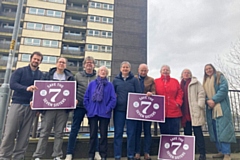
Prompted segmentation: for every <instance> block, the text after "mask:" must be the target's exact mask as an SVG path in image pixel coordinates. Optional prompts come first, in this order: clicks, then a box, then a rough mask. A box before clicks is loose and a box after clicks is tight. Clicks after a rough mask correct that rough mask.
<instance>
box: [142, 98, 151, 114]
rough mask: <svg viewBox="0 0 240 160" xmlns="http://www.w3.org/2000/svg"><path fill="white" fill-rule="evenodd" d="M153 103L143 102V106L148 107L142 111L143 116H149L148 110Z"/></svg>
mask: <svg viewBox="0 0 240 160" xmlns="http://www.w3.org/2000/svg"><path fill="white" fill-rule="evenodd" d="M151 104H152V102H148V101H141V105H147V107H145V108H144V109H143V110H142V113H143V114H147V109H148V108H149V107H150V106H151Z"/></svg>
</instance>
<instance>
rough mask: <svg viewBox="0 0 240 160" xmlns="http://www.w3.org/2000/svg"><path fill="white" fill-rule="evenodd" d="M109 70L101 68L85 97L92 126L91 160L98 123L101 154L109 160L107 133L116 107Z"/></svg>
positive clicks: (91, 158)
mask: <svg viewBox="0 0 240 160" xmlns="http://www.w3.org/2000/svg"><path fill="white" fill-rule="evenodd" d="M107 75H108V69H107V68H106V67H105V66H101V67H100V68H99V69H98V77H97V79H96V80H94V81H92V82H91V83H90V84H89V85H88V88H87V90H86V93H85V95H84V106H85V108H86V110H87V117H88V121H89V125H90V148H89V160H94V156H95V149H96V137H97V134H98V122H99V130H100V136H101V138H100V141H99V152H100V155H101V157H102V160H106V158H107V132H108V124H109V121H110V118H111V114H112V110H113V108H114V107H115V105H116V95H115V91H114V87H113V85H112V83H110V82H108V80H107Z"/></svg>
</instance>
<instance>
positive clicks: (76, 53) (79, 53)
mask: <svg viewBox="0 0 240 160" xmlns="http://www.w3.org/2000/svg"><path fill="white" fill-rule="evenodd" d="M62 54H66V55H73V56H84V52H82V51H80V50H70V49H65V48H64V49H63V50H62Z"/></svg>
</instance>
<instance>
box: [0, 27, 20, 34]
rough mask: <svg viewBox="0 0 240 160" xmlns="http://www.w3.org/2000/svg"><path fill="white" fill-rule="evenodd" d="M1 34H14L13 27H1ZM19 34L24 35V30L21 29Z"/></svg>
mask: <svg viewBox="0 0 240 160" xmlns="http://www.w3.org/2000/svg"><path fill="white" fill-rule="evenodd" d="M0 32H4V33H11V34H12V33H13V27H0ZM18 34H22V29H19V31H18Z"/></svg>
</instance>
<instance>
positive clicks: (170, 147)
mask: <svg viewBox="0 0 240 160" xmlns="http://www.w3.org/2000/svg"><path fill="white" fill-rule="evenodd" d="M194 157H195V137H194V136H183V135H161V137H160V142H159V151H158V159H160V160H181V159H182V160H194V159H195V158H194Z"/></svg>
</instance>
